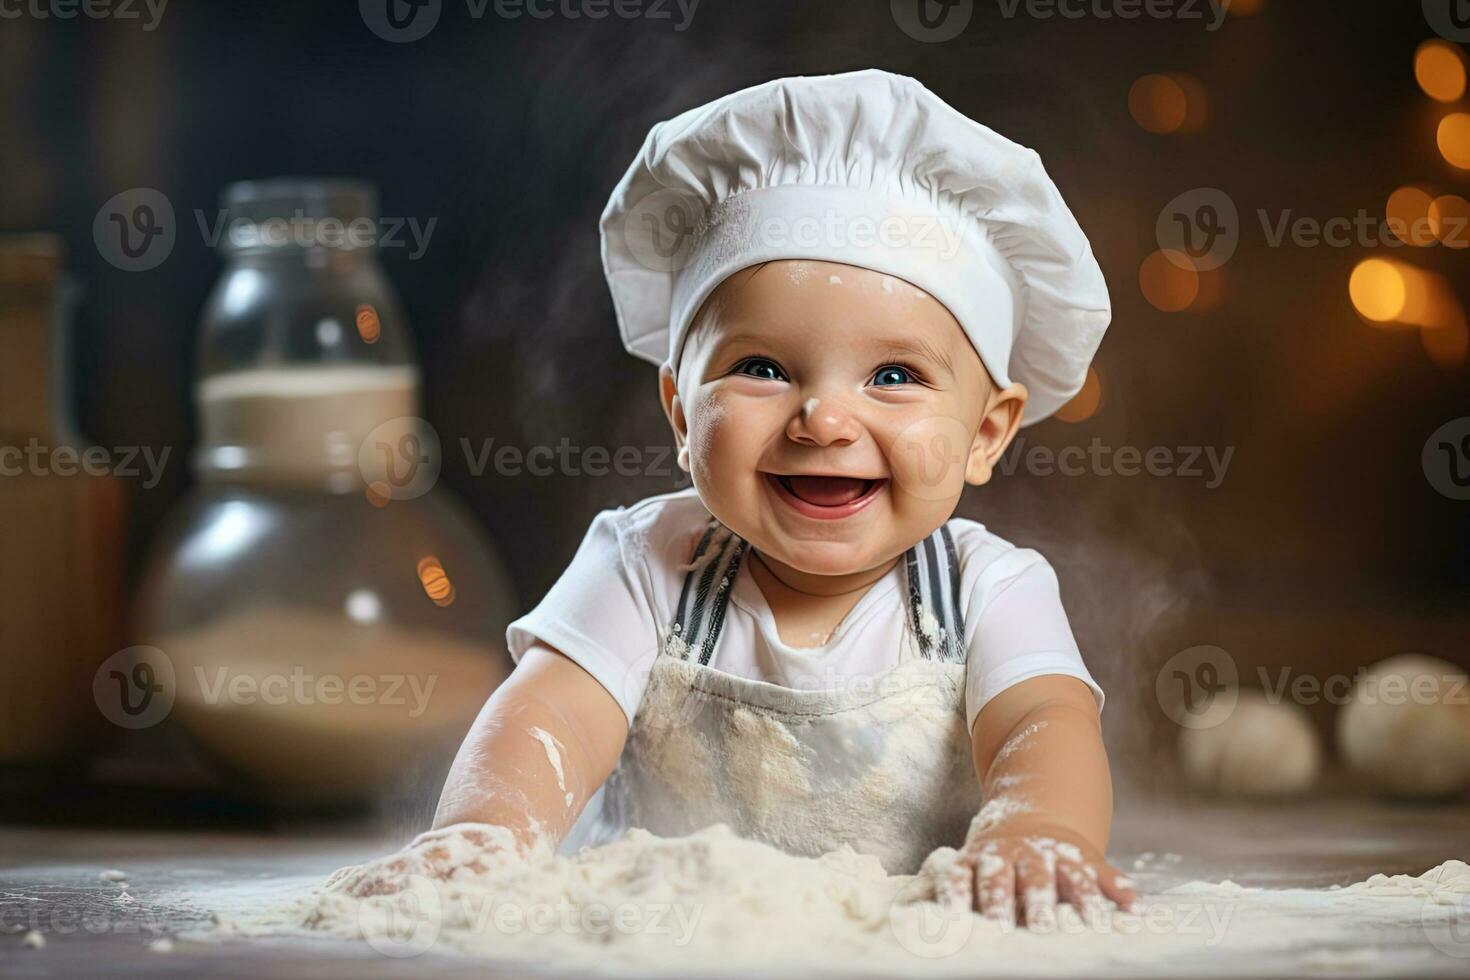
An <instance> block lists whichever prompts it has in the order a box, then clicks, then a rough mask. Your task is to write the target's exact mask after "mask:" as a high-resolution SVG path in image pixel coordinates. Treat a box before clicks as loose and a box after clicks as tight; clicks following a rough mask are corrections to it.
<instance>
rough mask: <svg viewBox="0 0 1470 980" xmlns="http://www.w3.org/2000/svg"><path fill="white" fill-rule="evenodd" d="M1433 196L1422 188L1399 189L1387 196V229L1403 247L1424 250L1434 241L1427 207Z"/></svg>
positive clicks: (1408, 187) (1411, 186) (1410, 186)
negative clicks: (1388, 222)
mask: <svg viewBox="0 0 1470 980" xmlns="http://www.w3.org/2000/svg"><path fill="white" fill-rule="evenodd" d="M1433 201H1434V196H1433V195H1432V194H1430V193H1429V192H1428V191H1426V190H1425V189H1424V188H1422V187H1415V186H1413V185H1409V186H1407V187H1400V188H1399V189H1398V190H1396V191H1394V192H1393V193H1392V194H1390V195H1389V196H1388V208H1387V209H1386V214H1387V216H1388V219H1389V221H1390V224H1389V226H1388V227H1389V229H1390V230H1391V232H1392V234H1393V235H1394V237H1396V238H1398V239H1399V241H1401V242H1403V243H1404V244H1405V245H1415V246H1418V247H1419V248H1424V247H1426V246H1429V245H1433V244H1434V241H1435V235H1434V227H1433V224H1432V222H1431V221H1430V217H1429V206H1430V205H1431V204H1432V203H1433Z"/></svg>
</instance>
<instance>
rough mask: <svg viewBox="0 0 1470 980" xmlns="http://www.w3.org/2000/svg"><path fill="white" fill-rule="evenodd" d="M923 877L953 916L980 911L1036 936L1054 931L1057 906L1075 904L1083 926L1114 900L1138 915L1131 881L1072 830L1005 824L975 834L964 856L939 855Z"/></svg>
mask: <svg viewBox="0 0 1470 980" xmlns="http://www.w3.org/2000/svg"><path fill="white" fill-rule="evenodd" d="M920 873H921V874H926V875H929V876H931V877H932V878H933V881H934V893H935V900H936V901H938V902H939V903H940V904H941V905H943V906H945V907H946V908H949V909H956V910H958V909H978V910H979V911H980V913H981V914H982V915H984V916H986V917H987V918H991V919H999V920H1001V921H1004V922H1015V921H1017V911H1018V908H1017V897H1018V896H1019V897H1020V903H1019V904H1020V909H1019V910H1020V911H1021V912H1022V913H1023V916H1024V921H1025V924H1026V926H1027V927H1028V928H1030V929H1035V930H1038V931H1047V930H1049V929H1051V928H1053V927H1055V925H1056V915H1057V901H1058V899H1060V900H1061V901H1065V902H1068V903H1070V904H1071V905H1072V906H1073V907H1074V908H1076V909H1077V912H1078V913H1079V914H1080V915H1081V916H1082V918H1083V920H1084V921H1087V922H1096V921H1098V919H1099V916H1100V913H1101V912H1102V911H1103V910H1104V909H1106V908H1107V906H1108V900H1109V899H1111V900H1112V902H1113V903H1114V904H1116V905H1117V907H1118V908H1120V909H1122V910H1123V911H1125V912H1137V911H1139V907H1140V906H1139V896H1138V891H1137V890H1136V889H1135V888H1134V886H1133V882H1132V881H1130V880H1129V879H1128V878H1127V877H1126V876H1124V875H1123V873H1122V872H1120V871H1119V870H1118V869H1117V868H1115V867H1113V866H1112V865H1110V864H1108V863H1107V861H1106V860H1105V859H1104V858H1103V856H1102V854H1100V853H1099V852H1097V851H1096V850H1095V849H1094V848H1093V847H1092V846H1091V845H1090V844H1088V843H1087V842H1086V841H1084V840H1082V839H1081V838H1080V837H1078V836H1077V835H1076V834H1074V833H1072V832H1071V831H1068V830H1065V829H1059V828H1045V827H1035V828H1027V827H1024V826H1018V825H1015V824H1005V825H1002V826H999V827H995V828H994V829H991V830H988V831H985V832H982V833H976V834H972V835H971V836H970V837H969V838H968V839H967V840H966V841H965V844H964V846H963V847H962V848H960V850H958V851H955V850H954V849H952V848H940V849H939V850H937V851H935V852H934V853H933V854H931V855H930V856H929V859H928V860H926V861H925V862H924V870H923V871H921V872H920Z"/></svg>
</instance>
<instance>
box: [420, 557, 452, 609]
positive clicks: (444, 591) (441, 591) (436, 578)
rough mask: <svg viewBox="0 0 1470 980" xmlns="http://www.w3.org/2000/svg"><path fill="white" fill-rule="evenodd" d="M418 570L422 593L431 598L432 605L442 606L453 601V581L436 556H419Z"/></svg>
mask: <svg viewBox="0 0 1470 980" xmlns="http://www.w3.org/2000/svg"><path fill="white" fill-rule="evenodd" d="M418 572H419V583H420V584H422V585H423V587H424V594H425V595H427V596H428V597H429V598H430V599H432V600H433V602H434V605H436V606H439V607H441V608H442V607H444V606H448V605H452V604H453V603H454V583H453V582H451V581H450V580H449V573H447V572H446V571H444V566H443V565H442V564H440V562H439V559H438V558H435V557H434V556H433V555H428V556H427V557H424V558H420V559H419V566H418Z"/></svg>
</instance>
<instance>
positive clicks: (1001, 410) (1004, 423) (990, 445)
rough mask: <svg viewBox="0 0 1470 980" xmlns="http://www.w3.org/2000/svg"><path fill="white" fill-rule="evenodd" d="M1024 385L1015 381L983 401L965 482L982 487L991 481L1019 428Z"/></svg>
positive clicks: (1024, 394)
mask: <svg viewBox="0 0 1470 980" xmlns="http://www.w3.org/2000/svg"><path fill="white" fill-rule="evenodd" d="M1026 398H1027V392H1026V386H1025V385H1023V384H1021V383H1019V382H1016V383H1013V384H1011V385H1010V386H1009V387H1006V388H1002V389H1000V390H999V391H992V392H991V394H990V397H989V398H988V399H987V402H986V409H985V414H984V416H982V417H981V419H980V427H979V428H978V429H976V430H975V441H974V442H972V443H971V444H970V458H969V461H968V462H967V464H966V466H965V482H966V483H969V484H973V485H974V486H977V487H978V486H981V485H982V484H986V483H989V482H990V477H991V476H992V475H993V474H994V473H995V464H996V463H998V462H1000V458H1001V456H1003V455H1005V451H1006V449H1007V448H1008V447H1009V446H1010V444H1011V440H1012V439H1014V438H1016V431H1017V430H1018V429H1020V428H1021V413H1022V412H1024V411H1025V409H1026Z"/></svg>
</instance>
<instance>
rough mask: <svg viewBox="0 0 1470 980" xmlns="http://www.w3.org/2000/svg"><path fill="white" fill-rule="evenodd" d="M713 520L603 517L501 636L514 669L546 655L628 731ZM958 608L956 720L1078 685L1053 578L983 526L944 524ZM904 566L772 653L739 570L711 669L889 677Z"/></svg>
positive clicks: (676, 499) (823, 679)
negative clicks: (611, 708) (607, 701)
mask: <svg viewBox="0 0 1470 980" xmlns="http://www.w3.org/2000/svg"><path fill="white" fill-rule="evenodd" d="M709 519H710V515H709V511H707V510H706V509H705V507H704V504H703V503H701V502H700V499H699V496H698V494H697V493H696V492H695V490H694V488H692V487H691V488H689V489H687V490H681V491H677V492H675V493H667V494H662V495H659V496H656V497H649V498H647V499H645V500H641V501H639V502H638V503H636V504H634V505H633V506H631V507H619V508H616V509H612V510H605V511H603V512H602V513H600V514H598V515H597V517H596V518H595V519H594V520H593V521H592V526H591V527H590V528H589V529H588V531H587V536H586V538H584V539H583V541H582V544H581V546H580V547H579V548H578V549H577V554H576V555H575V557H573V558H572V563H571V564H570V565H569V566H567V569H566V571H565V572H563V573H562V576H561V578H559V579H558V580H557V581H556V584H554V585H553V586H552V587H551V590H550V591H549V592H547V593H546V596H545V597H544V598H543V599H542V600H541V602H540V603H538V604H537V606H536V607H535V608H534V609H532V610H531V611H530V612H528V613H526V614H525V615H524V616H522V617H521V618H519V619H517V620H515V621H514V622H513V623H511V624H510V626H508V627H507V628H506V641H507V643H508V645H509V647H510V654H511V657H512V658H514V659H515V660H516V662H519V661H520V659H521V656H522V654H524V653H525V652H526V650H527V649H529V647H530V646H531V644H532V642H533V641H536V640H539V641H540V642H542V643H543V644H545V645H547V646H550V647H553V648H555V649H556V650H558V651H560V652H561V653H562V654H564V655H566V656H567V657H570V658H571V659H572V660H574V661H576V663H577V664H578V665H579V666H581V667H582V669H584V670H586V671H587V672H588V673H589V674H591V675H592V676H593V677H594V678H596V679H597V681H598V682H599V683H600V684H602V686H603V687H605V688H607V690H608V692H609V693H610V694H612V696H613V697H614V698H616V699H617V702H618V704H619V705H620V706H621V707H622V709H623V713H624V714H626V715H627V716H628V722H629V724H630V725H631V724H632V719H633V716H634V714H636V713H637V710H638V705H639V703H640V702H641V701H642V700H643V692H644V690H645V689H646V688H647V686H648V675H649V672H650V671H651V670H652V667H653V660H654V657H655V656H656V655H657V653H658V651H659V645H660V643H661V641H662V638H663V636H664V634H665V633H666V632H667V630H668V627H669V625H670V624H671V623H672V622H673V620H674V610H675V606H676V605H677V604H678V602H679V592H680V590H681V589H682V587H683V584H684V576H685V571H684V570H683V569H682V568H681V567H680V566H681V565H684V564H686V563H687V562H688V561H689V559H690V557H691V556H692V554H693V551H694V547H695V544H696V543H697V542H698V540H699V537H700V535H701V534H703V533H704V530H705V527H706V526H707V524H708V522H709ZM949 526H950V530H951V532H952V533H953V535H954V543H955V552H956V555H957V557H958V559H959V562H960V570H961V571H960V595H961V596H962V597H964V605H963V606H962V612H963V615H964V620H965V649H966V650H967V651H968V656H967V660H966V679H965V717H966V721H967V723H968V724H969V725H970V726H971V727H973V726H974V724H975V716H976V715H978V714H979V713H980V709H981V708H982V707H984V706H985V704H986V702H988V701H989V700H990V699H991V698H993V697H995V696H996V695H997V694H999V693H1000V692H1001V691H1004V690H1005V689H1006V688H1008V687H1010V686H1012V685H1013V684H1018V683H1020V682H1021V681H1024V680H1029V679H1030V678H1032V677H1040V676H1042V675H1046V674H1064V675H1066V676H1068V677H1076V678H1078V679H1079V680H1081V681H1083V682H1085V683H1086V684H1087V686H1088V687H1090V688H1091V689H1092V692H1093V694H1094V696H1095V697H1096V698H1097V702H1098V707H1099V708H1101V706H1102V702H1103V692H1102V689H1101V688H1100V687H1098V685H1097V683H1096V682H1095V681H1094V680H1093V679H1092V675H1091V674H1089V673H1088V671H1087V667H1086V665H1085V664H1084V663H1083V662H1082V655H1081V654H1080V653H1079V652H1078V650H1077V642H1076V640H1075V639H1073V637H1072V629H1071V627H1070V626H1069V625H1068V623H1067V614H1066V612H1065V611H1064V610H1063V609H1062V601H1061V595H1060V591H1059V589H1058V585H1057V577H1056V573H1055V572H1053V571H1052V569H1051V566H1050V565H1048V564H1047V562H1046V559H1044V558H1042V557H1041V555H1039V554H1038V553H1037V552H1035V551H1032V550H1030V549H1028V548H1017V547H1016V546H1015V545H1013V544H1011V543H1010V542H1008V541H1004V540H1002V539H1001V538H998V537H996V536H995V535H994V534H991V533H990V532H989V531H987V530H986V529H985V526H984V525H983V524H977V523H976V522H974V521H969V520H965V519H963V518H952V519H951V520H950V522H949ZM903 575H904V570H903V562H902V561H901V560H900V561H898V562H895V563H894V567H893V568H892V569H890V570H889V572H888V573H887V574H886V575H884V576H883V578H881V579H879V580H878V581H877V582H875V583H873V585H872V587H871V588H869V589H868V591H867V592H866V593H864V594H863V596H862V598H861V599H859V600H858V602H857V605H855V606H854V607H853V608H852V609H851V610H849V611H848V613H847V615H846V616H845V617H843V620H842V622H841V623H839V624H838V626H837V628H836V629H835V630H834V631H833V632H832V635H831V636H830V637H829V638H828V640H827V642H826V643H824V644H823V645H821V646H818V647H792V646H788V645H787V644H786V643H783V642H782V641H781V638H780V636H779V634H778V633H777V630H776V622H775V619H774V618H773V616H772V614H771V609H770V607H769V606H768V605H767V604H766V600H765V597H764V595H763V594H762V593H761V590H760V586H759V585H757V584H756V581H755V579H754V577H753V576H752V575H751V572H750V569H749V568H748V567H745V565H744V563H742V566H741V568H740V570H739V571H738V572H737V574H736V576H735V581H734V583H733V584H732V587H731V591H730V604H729V607H728V609H727V610H726V613H725V621H724V626H723V628H722V630H721V632H720V637H719V642H718V645H717V646H716V648H715V652H714V657H713V659H712V660H711V663H710V665H711V666H712V667H714V668H715V669H717V670H721V671H724V672H725V673H728V674H735V675H737V676H740V677H746V678H750V679H752V680H760V681H765V682H767V683H770V684H779V685H782V686H784V687H791V688H798V689H808V690H817V689H826V688H835V687H841V686H842V685H843V683H844V681H847V680H850V679H853V678H866V677H873V676H875V675H877V674H880V673H882V672H884V671H886V670H888V669H890V668H892V667H893V666H895V665H896V664H897V663H898V661H899V657H900V651H901V649H902V647H901V644H903V643H905V642H912V641H911V639H910V637H911V631H908V630H906V629H905V622H906V620H905V617H906V616H907V611H906V607H905V604H904V599H903V588H902V586H903Z"/></svg>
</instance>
